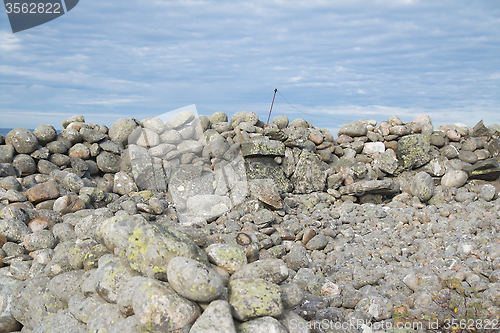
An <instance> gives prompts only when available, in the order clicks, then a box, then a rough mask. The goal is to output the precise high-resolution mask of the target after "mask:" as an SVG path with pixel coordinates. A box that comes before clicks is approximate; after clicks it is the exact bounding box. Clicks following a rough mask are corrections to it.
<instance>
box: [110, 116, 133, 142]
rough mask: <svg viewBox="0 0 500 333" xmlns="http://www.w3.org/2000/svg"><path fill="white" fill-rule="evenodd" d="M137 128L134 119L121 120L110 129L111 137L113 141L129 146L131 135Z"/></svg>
mask: <svg viewBox="0 0 500 333" xmlns="http://www.w3.org/2000/svg"><path fill="white" fill-rule="evenodd" d="M136 127H137V123H136V122H135V120H134V119H132V118H120V119H118V120H117V121H115V122H114V123H113V125H111V127H110V128H109V137H110V139H111V141H113V142H116V143H119V144H122V145H123V146H125V145H127V144H128V138H129V135H130V134H131V133H132V132H133V131H134V129H135V128H136Z"/></svg>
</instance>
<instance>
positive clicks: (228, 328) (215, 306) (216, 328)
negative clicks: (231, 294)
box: [189, 300, 236, 333]
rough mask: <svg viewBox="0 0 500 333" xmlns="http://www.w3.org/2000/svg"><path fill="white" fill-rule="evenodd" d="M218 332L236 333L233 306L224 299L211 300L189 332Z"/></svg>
mask: <svg viewBox="0 0 500 333" xmlns="http://www.w3.org/2000/svg"><path fill="white" fill-rule="evenodd" d="M218 332H227V333H236V328H235V327H234V321H233V316H232V315H231V306H230V305H229V303H228V302H227V301H223V300H217V301H213V302H211V303H210V305H209V306H208V307H207V308H206V309H205V311H203V313H202V315H201V316H200V317H199V318H198V319H197V320H196V321H195V323H194V324H193V326H192V327H191V329H190V330H189V333H218Z"/></svg>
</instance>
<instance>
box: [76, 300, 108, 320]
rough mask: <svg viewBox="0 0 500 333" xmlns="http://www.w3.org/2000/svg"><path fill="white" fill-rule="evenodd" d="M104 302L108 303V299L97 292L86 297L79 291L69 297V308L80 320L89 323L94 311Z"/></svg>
mask: <svg viewBox="0 0 500 333" xmlns="http://www.w3.org/2000/svg"><path fill="white" fill-rule="evenodd" d="M104 304H106V301H105V300H103V299H102V298H101V297H99V296H98V295H96V294H93V295H91V296H89V297H85V296H83V295H82V294H80V293H77V294H75V295H73V296H71V298H70V299H69V301H68V310H69V312H70V313H71V314H72V315H73V316H74V317H75V318H76V319H78V320H79V321H81V322H83V323H88V321H89V319H90V316H91V315H92V313H94V311H95V310H96V309H97V308H98V307H99V306H101V305H104Z"/></svg>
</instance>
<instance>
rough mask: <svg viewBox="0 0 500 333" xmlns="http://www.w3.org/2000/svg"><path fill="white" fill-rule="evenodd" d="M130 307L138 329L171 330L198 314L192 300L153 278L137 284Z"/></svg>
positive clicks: (192, 319)
mask: <svg viewBox="0 0 500 333" xmlns="http://www.w3.org/2000/svg"><path fill="white" fill-rule="evenodd" d="M132 307H133V311H134V313H135V317H136V320H137V322H138V324H139V327H140V329H141V331H153V332H172V331H175V330H178V329H181V328H183V327H185V326H186V325H189V324H192V323H193V322H194V321H195V320H196V319H197V318H198V317H199V315H200V308H199V307H198V306H197V305H196V304H195V303H193V302H191V301H188V300H187V299H185V298H183V297H181V296H179V295H178V294H176V293H175V291H174V290H173V289H172V288H171V287H170V286H169V285H168V284H167V283H164V282H160V281H157V280H154V279H148V280H146V281H144V282H142V283H141V284H139V285H138V286H137V287H136V292H135V293H134V296H133V298H132Z"/></svg>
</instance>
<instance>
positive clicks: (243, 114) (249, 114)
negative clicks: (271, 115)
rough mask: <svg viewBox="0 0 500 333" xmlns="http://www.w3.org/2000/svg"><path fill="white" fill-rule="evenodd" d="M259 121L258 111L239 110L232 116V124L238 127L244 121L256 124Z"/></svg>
mask: <svg viewBox="0 0 500 333" xmlns="http://www.w3.org/2000/svg"><path fill="white" fill-rule="evenodd" d="M257 121H259V116H258V115H257V113H255V112H253V111H239V112H236V113H235V114H233V116H232V117H231V126H233V127H236V126H238V125H239V124H240V123H242V122H247V123H250V124H251V125H254V126H255V125H256V124H257Z"/></svg>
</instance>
